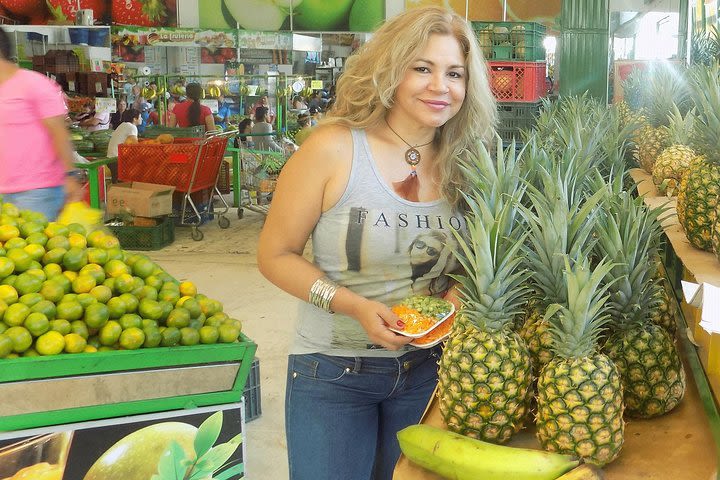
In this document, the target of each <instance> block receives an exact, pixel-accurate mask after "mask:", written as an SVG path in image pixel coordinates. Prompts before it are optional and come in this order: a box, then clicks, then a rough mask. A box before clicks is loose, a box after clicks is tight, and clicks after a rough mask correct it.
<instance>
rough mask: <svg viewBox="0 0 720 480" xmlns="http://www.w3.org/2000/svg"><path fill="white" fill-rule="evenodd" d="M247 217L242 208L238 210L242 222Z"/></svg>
mask: <svg viewBox="0 0 720 480" xmlns="http://www.w3.org/2000/svg"><path fill="white" fill-rule="evenodd" d="M244 216H245V212H244V211H243V209H242V208H238V218H239V219H241V220H242V218H243V217H244Z"/></svg>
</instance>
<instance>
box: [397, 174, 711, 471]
mask: <svg viewBox="0 0 720 480" xmlns="http://www.w3.org/2000/svg"><path fill="white" fill-rule="evenodd" d="M630 173H631V176H632V178H633V179H634V180H635V182H636V183H637V185H638V193H639V194H640V195H643V196H644V199H645V202H646V204H648V205H649V206H653V207H658V206H665V207H666V208H668V211H667V214H666V218H665V220H664V222H663V228H664V231H665V235H666V237H667V241H666V246H665V251H664V257H665V258H664V259H663V261H664V263H665V266H666V269H667V271H668V275H669V277H670V280H671V282H672V284H673V288H674V289H675V292H676V294H677V299H678V302H679V304H680V306H681V315H680V318H678V321H679V328H678V333H677V335H678V344H679V347H680V352H681V355H682V359H683V364H684V366H685V371H686V374H687V390H686V393H685V397H684V399H683V401H682V402H681V404H680V405H679V406H678V407H677V408H676V409H675V410H673V411H672V412H670V413H669V414H667V415H664V416H662V417H659V418H655V419H652V420H636V419H627V425H626V429H625V444H624V446H623V450H622V453H621V454H620V456H619V457H618V459H617V460H615V461H614V462H613V463H611V464H610V465H607V466H606V467H605V468H603V471H604V473H605V479H606V480H640V479H643V480H646V479H650V480H667V479H673V480H708V479H720V476H718V467H719V466H720V449H719V448H718V445H720V415H719V414H718V410H717V403H718V402H719V401H720V335H717V334H713V335H710V334H708V333H707V332H706V331H705V330H703V329H702V328H701V327H699V325H698V323H699V320H700V311H699V310H698V309H696V308H693V307H690V306H688V305H687V304H686V303H685V302H684V301H682V292H681V287H680V282H679V280H680V279H683V280H688V281H693V282H696V283H700V282H707V283H711V284H713V285H717V286H720V262H718V260H717V258H716V257H715V255H714V254H712V253H710V252H703V251H701V250H697V249H695V248H693V247H691V246H690V244H689V243H688V241H687V238H686V237H685V233H684V232H683V230H682V228H681V227H680V225H679V224H678V221H677V216H676V214H675V203H676V200H675V199H674V198H672V199H671V198H667V197H664V196H660V195H659V193H658V191H657V189H656V188H655V186H654V184H653V182H652V177H651V176H650V175H649V174H647V173H646V172H644V171H643V170H640V169H633V170H631V172H630ZM686 325H687V327H686ZM422 423H425V424H428V425H432V426H437V427H444V423H443V420H442V416H441V414H440V410H439V408H438V404H437V400H436V399H433V400H432V401H431V402H430V404H429V405H428V409H427V411H426V412H425V415H424V416H423V419H422ZM534 433H535V432H534V428H530V429H528V430H525V431H523V432H521V433H520V434H518V435H516V436H515V437H513V439H512V440H511V441H510V442H509V443H508V445H510V446H514V447H525V448H540V446H539V443H538V441H537V440H536V438H535V435H534ZM441 478H442V477H440V476H438V475H435V474H432V473H430V472H428V471H426V470H424V469H422V468H420V467H418V466H416V465H414V464H412V463H411V462H410V461H409V460H408V459H407V458H405V457H404V456H401V457H400V460H399V462H398V465H397V467H396V469H395V475H394V476H393V479H394V480H439V479H441Z"/></svg>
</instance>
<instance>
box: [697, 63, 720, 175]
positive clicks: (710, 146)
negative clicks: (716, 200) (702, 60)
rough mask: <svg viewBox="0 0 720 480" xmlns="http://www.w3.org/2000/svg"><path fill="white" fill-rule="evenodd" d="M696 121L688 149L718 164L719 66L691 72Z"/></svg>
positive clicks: (719, 140)
mask: <svg viewBox="0 0 720 480" xmlns="http://www.w3.org/2000/svg"><path fill="white" fill-rule="evenodd" d="M691 79H692V81H691V85H692V90H693V99H694V101H695V108H696V109H697V119H696V121H695V129H694V130H693V133H692V136H691V139H690V147H691V148H692V149H693V150H694V151H695V152H697V153H698V154H700V155H703V156H705V157H706V158H707V159H708V160H710V161H713V162H716V163H720V64H718V63H714V64H713V65H711V66H696V67H695V68H693V69H692V70H691Z"/></svg>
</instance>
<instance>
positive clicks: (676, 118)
mask: <svg viewBox="0 0 720 480" xmlns="http://www.w3.org/2000/svg"><path fill="white" fill-rule="evenodd" d="M696 119H697V114H696V112H695V107H693V108H691V109H690V110H689V111H688V112H687V113H686V114H685V115H684V116H683V114H682V113H681V112H680V109H679V108H678V107H677V105H675V104H673V109H672V111H671V112H670V113H669V114H668V126H667V132H668V135H669V137H670V145H689V144H690V137H691V136H692V133H693V132H694V131H695V121H696Z"/></svg>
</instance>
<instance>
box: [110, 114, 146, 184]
mask: <svg viewBox="0 0 720 480" xmlns="http://www.w3.org/2000/svg"><path fill="white" fill-rule="evenodd" d="M122 120H123V123H121V124H120V125H119V126H118V128H116V129H115V130H114V131H113V133H112V135H111V136H110V141H109V142H108V148H107V156H108V157H117V156H118V145H120V144H121V143H125V141H127V139H131V140H134V141H135V142H136V143H137V139H138V126H139V125H141V124H142V117H141V116H140V112H138V111H137V110H135V109H134V108H130V109H128V110H125V111H124V112H123V118H122ZM108 167H109V168H110V173H111V174H112V179H113V182H115V181H117V174H118V172H117V162H113V163H110V164H109V165H108Z"/></svg>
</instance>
